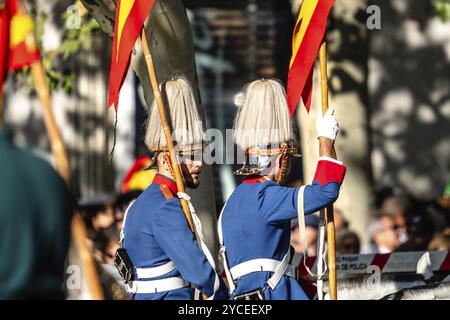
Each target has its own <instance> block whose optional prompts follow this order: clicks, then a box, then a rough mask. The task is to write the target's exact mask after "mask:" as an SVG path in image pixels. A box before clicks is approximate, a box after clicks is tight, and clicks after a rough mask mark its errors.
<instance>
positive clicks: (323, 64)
mask: <svg viewBox="0 0 450 320" xmlns="http://www.w3.org/2000/svg"><path fill="white" fill-rule="evenodd" d="M319 58H320V73H321V89H322V90H321V92H322V113H323V114H325V113H326V112H327V110H328V72H327V43H326V42H323V43H322V45H321V46H320V51H319ZM325 216H326V223H327V243H328V270H329V271H328V287H329V290H330V299H331V300H337V286H336V236H335V225H334V212H333V205H330V206H328V207H327V208H326V209H325Z"/></svg>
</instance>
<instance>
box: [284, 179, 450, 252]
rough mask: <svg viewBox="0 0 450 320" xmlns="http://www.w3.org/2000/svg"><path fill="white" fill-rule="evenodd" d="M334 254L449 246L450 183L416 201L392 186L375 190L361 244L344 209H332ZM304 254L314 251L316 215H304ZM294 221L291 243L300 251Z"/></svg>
mask: <svg viewBox="0 0 450 320" xmlns="http://www.w3.org/2000/svg"><path fill="white" fill-rule="evenodd" d="M334 219H335V230H336V252H337V253H338V254H342V255H347V254H369V253H390V252H398V251H426V250H428V251H444V250H450V183H449V184H448V185H447V187H446V189H445V190H444V193H443V195H442V196H441V197H439V198H437V199H435V200H433V201H428V202H424V201H419V200H417V199H414V198H413V197H411V196H409V195H407V194H405V193H403V192H402V191H401V190H397V189H395V188H383V189H382V190H379V191H378V192H377V193H376V194H375V212H374V215H373V218H372V221H371V222H370V223H369V225H368V226H367V235H368V237H369V239H370V244H369V245H366V246H364V245H362V244H361V241H360V239H359V237H358V235H357V234H356V233H355V232H354V231H352V228H351V224H350V223H349V222H348V220H347V219H346V217H345V213H344V212H342V211H341V210H339V209H335V210H334ZM305 224H306V234H307V238H308V241H307V242H308V249H307V253H308V256H315V255H316V244H317V239H318V235H319V217H318V216H316V215H312V216H307V217H306V218H305ZM298 232H299V228H298V222H297V221H293V223H292V235H291V245H292V246H293V247H294V249H295V251H296V253H302V247H301V244H300V243H299V240H298Z"/></svg>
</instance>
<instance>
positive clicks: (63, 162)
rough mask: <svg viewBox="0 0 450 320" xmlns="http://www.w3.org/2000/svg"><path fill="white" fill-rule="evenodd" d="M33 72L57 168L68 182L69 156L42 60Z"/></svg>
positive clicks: (32, 66)
mask: <svg viewBox="0 0 450 320" xmlns="http://www.w3.org/2000/svg"><path fill="white" fill-rule="evenodd" d="M31 73H32V75H33V79H34V84H35V87H36V92H37V94H38V97H39V100H40V101H41V103H42V108H43V109H42V110H43V115H44V122H45V127H46V128H47V134H48V137H49V140H50V147H51V150H52V153H53V155H54V156H55V162H56V169H57V171H58V172H59V174H60V175H61V177H62V178H63V179H64V181H65V182H66V183H68V182H69V181H70V175H71V174H70V165H69V158H68V156H67V152H66V148H65V146H64V142H63V139H62V135H61V132H60V131H59V128H58V125H57V124H56V120H55V116H54V114H53V111H52V101H51V96H50V88H49V86H48V82H47V77H46V75H45V71H44V67H43V66H42V62H41V61H40V60H38V61H36V62H34V63H33V64H32V65H31Z"/></svg>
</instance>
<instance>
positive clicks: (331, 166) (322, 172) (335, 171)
mask: <svg viewBox="0 0 450 320" xmlns="http://www.w3.org/2000/svg"><path fill="white" fill-rule="evenodd" d="M346 170H347V168H346V167H345V166H343V165H340V164H337V163H335V162H331V161H326V160H320V161H319V163H318V164H317V169H316V174H315V175H314V180H316V181H317V182H319V183H320V185H322V186H323V185H326V184H328V183H331V182H335V183H337V184H339V185H341V184H342V181H344V177H345V172H346Z"/></svg>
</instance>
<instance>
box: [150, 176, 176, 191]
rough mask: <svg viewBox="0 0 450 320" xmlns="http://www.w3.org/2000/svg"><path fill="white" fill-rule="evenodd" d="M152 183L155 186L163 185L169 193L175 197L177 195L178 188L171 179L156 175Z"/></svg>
mask: <svg viewBox="0 0 450 320" xmlns="http://www.w3.org/2000/svg"><path fill="white" fill-rule="evenodd" d="M153 183H155V184H157V185H162V184H165V185H166V186H167V187H168V188H169V189H170V191H171V192H172V193H173V194H174V195H176V194H177V193H178V188H177V184H176V183H175V181H173V180H172V179H170V178H168V177H166V176H164V175H162V174H159V173H158V174H156V175H155V178H153Z"/></svg>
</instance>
